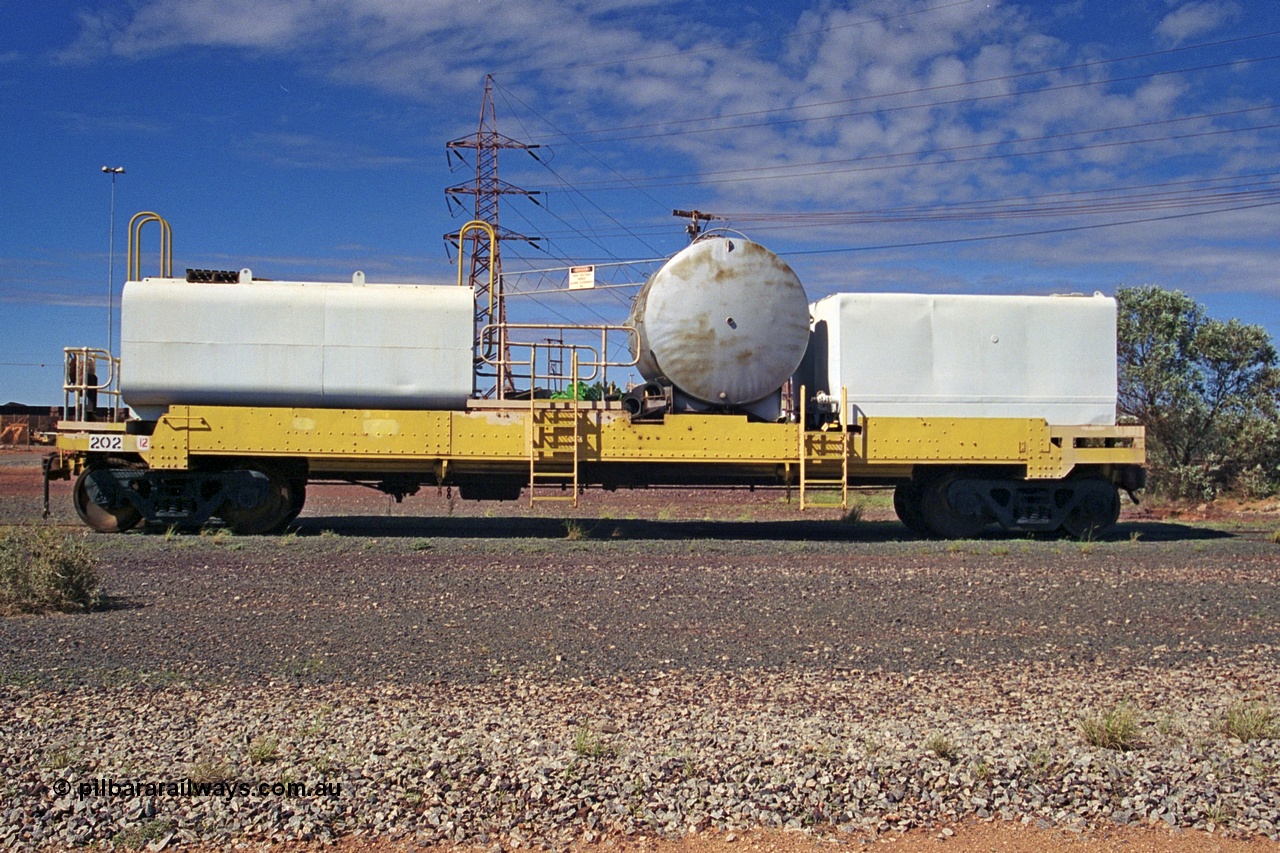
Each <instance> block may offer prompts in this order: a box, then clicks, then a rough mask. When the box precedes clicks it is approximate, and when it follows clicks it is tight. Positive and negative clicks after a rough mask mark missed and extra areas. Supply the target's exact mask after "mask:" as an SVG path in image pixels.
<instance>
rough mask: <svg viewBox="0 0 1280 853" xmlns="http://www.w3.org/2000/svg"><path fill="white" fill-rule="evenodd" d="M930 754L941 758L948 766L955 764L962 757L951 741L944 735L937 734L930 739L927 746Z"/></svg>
mask: <svg viewBox="0 0 1280 853" xmlns="http://www.w3.org/2000/svg"><path fill="white" fill-rule="evenodd" d="M925 746H926V747H927V748H928V750H929V751H930V752H932V753H933V754H934V755H936V756H938V757H939V758H941V759H942V760H943V761H945V762H947V763H948V764H954V763H955V760H956V759H957V758H959V757H960V750H959V749H957V748H956V745H955V744H954V743H952V742H951V739H950V738H948V737H947V736H946V735H944V734H935V735H933V736H932V737H930V738H929V741H928V742H927V743H926V744H925Z"/></svg>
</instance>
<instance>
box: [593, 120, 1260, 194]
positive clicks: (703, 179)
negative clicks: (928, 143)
mask: <svg viewBox="0 0 1280 853" xmlns="http://www.w3.org/2000/svg"><path fill="white" fill-rule="evenodd" d="M1275 109H1280V104H1266V105H1263V106H1257V107H1246V108H1242V109H1237V110H1226V111H1223V112H1216V113H1199V114H1196V115H1190V116H1179V117H1178V118H1170V119H1159V120H1156V121H1146V122H1137V123H1134V124H1125V125H1112V126H1110V127H1098V128H1090V129H1086V130H1072V131H1065V132H1063V133H1051V134H1045V135H1043V136H1028V137H1022V138H1018V139H1002V140H998V141H996V142H975V143H971V144H967V145H952V146H948V147H945V148H921V149H916V150H914V151H898V152H892V153H886V154H867V155H863V156H861V157H842V158H840V159H838V160H812V161H808V162H805V163H789V164H783V165H772V166H752V167H749V168H744V169H713V170H710V171H704V172H684V173H676V174H669V175H655V176H653V177H651V178H640V179H638V180H639V181H642V182H657V181H675V179H677V178H692V179H694V180H691V181H679V182H676V183H646V184H644V185H646V186H654V187H665V186H697V185H704V184H708V183H726V181H717V180H711V178H714V177H715V176H717V175H750V174H753V173H757V172H778V171H790V170H795V169H807V168H812V167H815V166H823V167H827V166H838V165H844V164H849V163H867V162H872V161H875V160H892V159H898V158H902V157H927V156H932V155H940V154H953V153H955V152H957V151H973V150H976V149H982V148H999V147H1002V146H1013V145H1019V144H1024V143H1030V142H1048V141H1051V140H1054V139H1069V138H1071V137H1075V136H1090V135H1095V134H1103V133H1114V132H1116V131H1121V130H1140V129H1142V128H1148V127H1160V126H1162V125H1169V124H1180V123H1182V122H1188V121H1202V120H1206V119H1214V118H1227V117H1231V116H1238V115H1245V114H1248V113H1255V112H1268V111H1271V110H1275ZM1269 127H1271V125H1264V126H1262V128H1261V129H1267V128H1269ZM1252 129H1259V128H1250V127H1246V128H1240V130H1252ZM1178 138H1181V137H1154V138H1152V139H1151V140H1150V141H1157V142H1159V141H1167V140H1170V139H1178ZM1136 141H1143V140H1136ZM1110 144H1116V143H1098V144H1096V145H1095V146H1077V147H1073V148H1054V149H1045V150H1043V151H1029V152H1010V153H1009V154H1001V155H994V156H993V157H989V158H967V159H962V160H945V161H941V162H946V163H969V162H974V161H975V159H1000V158H1003V157H1006V156H1032V155H1035V154H1039V153H1062V152H1069V151H1085V150H1089V149H1090V148H1092V147H1098V146H1102V145H1110ZM918 165H928V164H922V163H919V162H912V163H904V164H897V165H896V166H894V168H906V167H911V166H918ZM830 171H831V170H827V169H824V170H823V171H822V172H818V173H814V172H806V173H801V174H799V175H785V174H784V175H764V176H761V177H759V178H745V179H743V180H777V179H779V178H787V177H797V176H798V177H808V176H810V175H813V174H828V173H829V172H830ZM836 171H842V170H836ZM634 185H635V181H628V182H627V184H626V185H625V187H624V186H623V185H620V184H618V183H616V182H613V181H587V182H585V183H583V184H580V185H579V186H580V187H581V186H585V187H590V188H592V189H609V190H613V189H623V188H633V187H634Z"/></svg>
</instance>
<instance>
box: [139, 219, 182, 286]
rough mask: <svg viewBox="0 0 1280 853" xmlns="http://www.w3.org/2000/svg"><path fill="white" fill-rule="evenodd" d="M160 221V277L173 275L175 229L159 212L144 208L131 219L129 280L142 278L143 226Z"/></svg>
mask: <svg viewBox="0 0 1280 853" xmlns="http://www.w3.org/2000/svg"><path fill="white" fill-rule="evenodd" d="M148 222H159V223H160V277H161V278H172V277H173V229H172V228H170V227H169V223H168V222H166V221H165V220H164V217H162V216H161V215H160V214H158V213H152V212H151V211H149V210H144V211H142V212H140V213H135V214H134V215H133V218H132V219H130V220H129V281H141V280H142V251H141V249H142V226H143V225H146V224H147V223H148Z"/></svg>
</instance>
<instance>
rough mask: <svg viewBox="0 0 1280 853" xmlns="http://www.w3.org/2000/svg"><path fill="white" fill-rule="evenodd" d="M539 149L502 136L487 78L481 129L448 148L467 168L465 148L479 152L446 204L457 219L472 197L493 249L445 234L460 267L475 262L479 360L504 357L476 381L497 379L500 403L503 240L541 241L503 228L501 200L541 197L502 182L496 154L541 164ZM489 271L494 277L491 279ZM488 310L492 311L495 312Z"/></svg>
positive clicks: (504, 369)
mask: <svg viewBox="0 0 1280 853" xmlns="http://www.w3.org/2000/svg"><path fill="white" fill-rule="evenodd" d="M538 147H539V146H537V145H528V144H526V143H524V142H519V141H518V140H515V139H512V138H511V137H509V136H504V135H503V134H501V133H499V132H498V119H497V115H496V114H495V112H494V108H493V76H492V75H485V78H484V100H483V101H482V102H481V105H480V124H479V126H478V127H477V129H476V132H475V134H474V135H473V136H464V137H461V138H459V139H455V140H453V141H452V142H448V143H445V156H446V157H447V158H448V160H449V164H450V166H453V158H454V157H457V158H458V161H459V162H461V163H463V164H465V163H466V162H467V161H466V157H465V156H464V154H463V152H464V151H465V150H466V149H472V150H474V151H475V164H476V176H475V181H474V182H472V183H466V184H457V185H455V186H452V187H449V188H448V189H446V190H445V191H444V194H445V200H446V201H447V202H448V203H449V208H450V210H451V212H452V213H453V214H454V215H455V216H456V215H457V214H458V213H459V212H461V211H463V210H466V209H467V207H468V205H466V204H464V202H463V200H462V198H461V197H462V196H468V195H469V196H472V197H473V203H472V205H471V212H472V214H473V215H472V217H471V218H472V219H478V220H480V221H481V222H487V223H489V224H490V225H492V226H493V230H494V233H495V234H496V236H497V239H496V240H494V241H493V244H492V247H491V246H490V245H489V243H488V241H487V239H486V238H485V235H483V234H481V233H479V232H477V231H474V230H473V231H470V232H468V234H467V235H466V236H464V237H463V238H462V242H463V243H465V244H466V245H465V246H462V245H459V239H458V236H459V235H458V232H457V231H454V232H451V233H449V234H445V235H444V239H445V241H446V242H447V243H448V244H449V245H451V246H457V247H458V251H459V252H460V253H462V260H460V261H459V262H460V263H465V258H466V256H467V255H468V254H469V255H470V257H471V274H470V277H469V279H468V284H469V285H470V286H471V287H472V288H474V289H475V294H476V314H475V334H476V340H477V346H478V347H479V350H478V352H477V355H478V356H480V357H483V358H486V359H491V360H492V359H493V358H494V356H495V354H500V355H498V358H497V359H496V363H497V371H496V373H495V374H481V373H479V372H478V373H477V376H479V375H493V376H494V387H493V390H492V394H493V396H495V397H497V398H498V399H502V398H503V397H505V396H506V392H507V391H508V390H512V389H513V388H514V386H513V385H512V382H511V374H510V368H509V360H508V358H507V342H506V305H505V302H504V300H503V298H502V258H501V255H500V252H499V249H500V247H501V245H502V241H503V240H521V241H524V242H526V243H529V244H531V245H533V246H535V247H536V246H537V244H538V239H539V238H537V237H527V236H525V235H524V234H517V233H515V232H514V231H509V230H508V229H506V228H503V227H502V226H501V225H499V223H498V199H499V198H500V197H501V196H504V195H522V196H525V197H526V198H528V199H529V200H530V201H533V202H534V203H535V204H537V203H538V199H537V196H538V195H540V193H537V192H532V191H530V190H525V189H521V188H520V187H517V186H513V185H512V184H509V183H507V182H506V181H503V180H502V179H500V178H499V177H498V152H499V151H501V150H502V149H504V148H517V149H522V150H524V151H528V152H529V154H530V155H531V156H532V157H533V158H534V159H537V156H538V155H536V154H534V153H533V152H534V149H536V148H538ZM491 271H492V275H490V272H491ZM490 280H492V281H493V288H494V293H493V295H492V298H490V294H489V281H490ZM490 305H492V306H493V307H492V311H491V310H490ZM486 326H489V327H491V328H496V329H497V339H494V337H493V336H492V334H490V335H488V336H485V339H484V340H482V339H481V335H482V332H483V330H484V328H485V327H486ZM477 390H479V389H477ZM485 396H489V392H486V393H485Z"/></svg>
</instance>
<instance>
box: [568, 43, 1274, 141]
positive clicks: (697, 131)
mask: <svg viewBox="0 0 1280 853" xmlns="http://www.w3.org/2000/svg"><path fill="white" fill-rule="evenodd" d="M1277 59H1280V54H1272V55H1270V56H1258V57H1250V58H1247V59H1236V60H1232V61H1230V62H1219V63H1212V64H1208V65H1196V66H1190V67H1186V68H1174V69H1169V70H1165V71H1152V72H1149V73H1147V74H1132V75H1129V76H1127V77H1109V78H1107V79H1104V80H1084V81H1081V82H1076V83H1062V84H1058V85H1055V86H1044V87H1041V88H1039V89H1024V90H1021V91H1017V92H998V93H996V94H991V95H974V96H973V97H969V98H953V99H951V100H946V101H928V102H925V103H922V104H901V105H898V106H891V107H875V108H872V109H866V110H857V111H854V112H848V113H833V114H831V115H821V116H808V117H805V118H790V119H780V120H777V121H764V122H753V123H750V124H732V125H725V126H723V127H704V128H692V129H689V130H672V131H665V132H662V133H640V134H633V135H631V136H608V137H604V138H601V139H590V140H573V141H575V142H576V144H578V145H598V144H601V143H606V142H634V141H636V140H640V139H660V138H665V137H670V136H694V135H705V134H709V133H724V132H729V131H740V130H752V129H755V128H759V127H775V128H776V127H782V126H784V125H793V124H805V123H807V122H813V121H830V120H834V119H847V118H860V117H863V116H871V115H875V116H882V115H885V114H887V113H896V112H904V111H907V110H923V109H936V108H938V107H953V106H962V105H966V104H978V103H983V102H986V101H997V100H1005V99H1008V98H1018V97H1023V96H1026V95H1043V94H1046V93H1049V92H1063V91H1068V90H1071V89H1085V88H1090V87H1093V86H1104V85H1107V84H1112V83H1132V82H1135V81H1138V80H1150V79H1152V78H1154V77H1164V76H1168V75H1171V74H1189V73H1192V72H1197V71H1212V70H1217V69H1222V68H1233V67H1238V66H1241V65H1248V64H1250V63H1254V62H1272V61H1274V60H1277ZM601 132H607V131H601Z"/></svg>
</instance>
